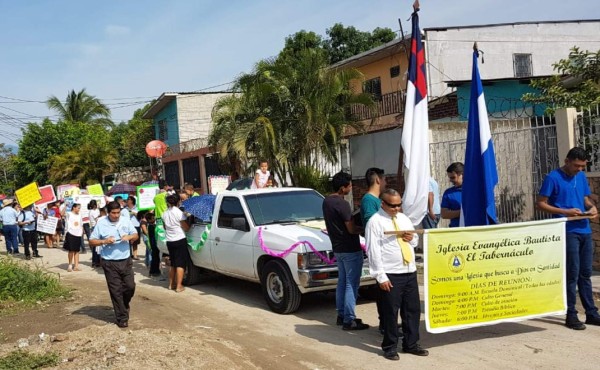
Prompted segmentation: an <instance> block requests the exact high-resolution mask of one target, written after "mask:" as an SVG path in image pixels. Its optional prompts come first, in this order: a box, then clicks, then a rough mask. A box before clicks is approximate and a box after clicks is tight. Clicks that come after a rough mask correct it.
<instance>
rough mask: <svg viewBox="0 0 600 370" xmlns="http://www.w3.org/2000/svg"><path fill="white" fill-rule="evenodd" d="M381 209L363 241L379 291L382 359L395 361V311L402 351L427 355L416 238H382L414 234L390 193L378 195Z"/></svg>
mask: <svg viewBox="0 0 600 370" xmlns="http://www.w3.org/2000/svg"><path fill="white" fill-rule="evenodd" d="M381 200H382V202H381V208H380V209H379V211H378V212H377V213H375V214H374V215H373V216H372V217H371V218H370V219H369V222H368V223H367V227H366V230H365V237H366V241H367V251H368V255H369V270H370V272H371V276H373V277H374V278H376V279H377V283H379V288H380V289H381V290H382V292H381V293H382V304H381V305H382V312H381V314H382V318H381V320H382V325H383V329H384V334H383V342H382V343H381V348H382V349H383V356H384V357H385V358H386V359H388V360H394V361H397V360H399V359H400V357H399V356H398V328H397V322H398V311H400V317H401V318H402V331H403V332H404V337H403V338H402V351H403V352H406V353H410V354H413V355H417V356H427V355H428V354H429V352H428V351H427V350H426V349H423V348H421V346H420V345H419V322H420V319H421V301H420V298H419V286H418V284H417V266H416V265H415V253H414V248H415V247H416V245H417V242H418V236H417V235H416V234H414V233H412V232H404V233H401V234H399V235H385V234H384V231H392V230H414V227H413V225H412V223H411V221H410V220H409V218H408V217H406V216H405V215H404V214H402V213H401V211H402V208H401V207H402V198H401V197H400V194H398V192H397V191H396V190H394V189H386V190H385V191H384V192H383V193H382V194H381Z"/></svg>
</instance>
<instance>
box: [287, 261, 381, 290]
mask: <svg viewBox="0 0 600 370" xmlns="http://www.w3.org/2000/svg"><path fill="white" fill-rule="evenodd" d="M298 279H299V280H300V287H301V288H303V290H305V291H307V292H309V291H319V290H326V289H335V287H336V286H337V282H338V269H337V267H322V268H313V269H298ZM375 282H376V280H375V279H373V278H372V277H371V275H369V267H368V266H363V268H362V273H361V276H360V285H361V286H362V285H371V284H375Z"/></svg>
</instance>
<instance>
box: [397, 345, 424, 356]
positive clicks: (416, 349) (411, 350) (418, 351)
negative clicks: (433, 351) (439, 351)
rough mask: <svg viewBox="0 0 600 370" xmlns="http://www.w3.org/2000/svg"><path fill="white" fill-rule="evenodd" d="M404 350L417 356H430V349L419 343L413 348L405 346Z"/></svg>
mask: <svg viewBox="0 0 600 370" xmlns="http://www.w3.org/2000/svg"><path fill="white" fill-rule="evenodd" d="M402 352H404V353H410V354H411V355H415V356H429V351H428V350H426V349H424V348H421V346H420V345H418V344H417V345H416V346H414V347H413V348H403V349H402Z"/></svg>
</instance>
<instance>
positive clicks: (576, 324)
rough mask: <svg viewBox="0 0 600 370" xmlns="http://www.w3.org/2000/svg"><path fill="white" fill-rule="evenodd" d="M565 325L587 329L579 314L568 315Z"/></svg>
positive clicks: (577, 328)
mask: <svg viewBox="0 0 600 370" xmlns="http://www.w3.org/2000/svg"><path fill="white" fill-rule="evenodd" d="M586 322H587V320H586ZM565 326H566V327H567V328H569V329H573V330H585V325H584V324H583V323H582V322H581V321H579V319H578V318H577V316H575V317H567V319H566V320H565Z"/></svg>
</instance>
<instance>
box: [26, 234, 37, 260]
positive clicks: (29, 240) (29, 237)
mask: <svg viewBox="0 0 600 370" xmlns="http://www.w3.org/2000/svg"><path fill="white" fill-rule="evenodd" d="M23 246H24V247H25V256H26V257H29V256H30V254H29V247H31V250H32V251H33V255H34V256H37V255H38V249H37V231H35V230H31V231H27V230H23Z"/></svg>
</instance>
